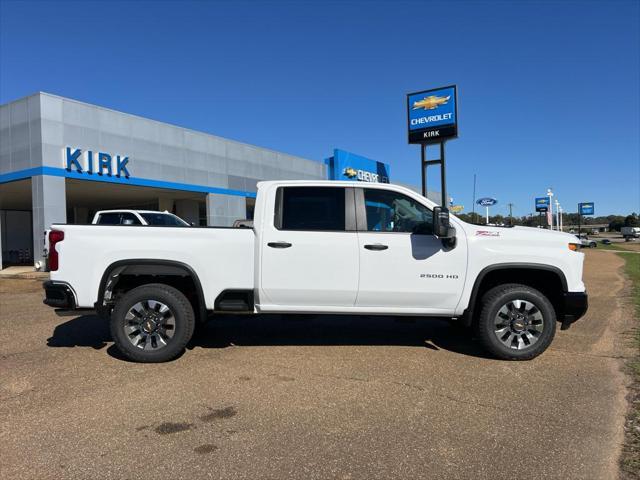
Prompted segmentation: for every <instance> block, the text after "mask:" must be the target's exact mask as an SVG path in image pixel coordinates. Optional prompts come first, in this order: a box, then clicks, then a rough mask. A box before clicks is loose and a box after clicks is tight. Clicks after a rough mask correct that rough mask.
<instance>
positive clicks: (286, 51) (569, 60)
mask: <svg viewBox="0 0 640 480" xmlns="http://www.w3.org/2000/svg"><path fill="white" fill-rule="evenodd" d="M449 84H457V85H458V89H459V91H458V98H459V107H458V115H459V138H458V139H456V140H452V141H450V142H448V143H447V163H448V169H447V179H448V186H449V194H450V195H451V196H452V197H453V198H454V200H455V202H456V203H461V204H463V205H465V207H466V210H470V209H471V203H472V187H473V174H474V173H477V175H478V188H477V196H478V197H480V196H494V197H496V198H498V199H499V201H500V203H499V205H498V206H496V207H494V208H493V209H492V213H503V214H504V213H506V212H507V209H506V204H507V203H508V202H512V203H514V204H515V209H514V213H516V214H518V215H522V214H528V213H529V212H532V211H533V198H534V197H535V196H539V195H541V194H543V193H544V192H545V191H546V188H547V187H549V186H552V187H553V188H554V190H555V191H556V193H557V196H558V198H559V200H560V202H561V203H562V204H563V207H564V209H565V211H575V210H576V209H577V206H576V205H577V203H578V202H580V201H593V202H595V204H596V214H609V213H630V212H631V211H640V138H639V137H640V133H639V132H640V2H638V1H635V0H633V1H616V0H613V1H612V0H609V1H602V2H597V1H581V2H570V1H557V2H551V1H539V2H526V1H520V2H515V1H514V2H509V1H468V2H462V1H448V2H400V1H396V2H328V1H324V2H311V1H299V2H293V1H289V2H266V1H265V2H258V1H255V2H228V3H227V2H206V1H197V2H187V1H185V2H169V1H164V2H151V1H137V2H116V1H112V2H97V3H94V2H89V1H84V2H53V1H51V2H41V3H38V2H27V1H21V2H13V1H6V0H0V103H5V102H7V101H10V100H14V99H16V98H19V97H22V96H25V95H28V94H31V93H33V92H35V91H38V90H41V91H46V92H50V93H55V94H58V95H63V96H67V97H71V98H75V99H78V100H83V101H86V102H90V103H95V104H98V105H102V106H106V107H110V108H114V109H116V110H121V111H124V112H128V113H134V114H137V115H142V116H145V117H150V118H154V119H157V120H161V121H165V122H169V123H173V124H177V125H181V126H185V127H189V128H193V129H196V130H202V131H206V132H210V133H214V134H216V135H221V136H224V137H229V138H233V139H237V140H241V141H245V142H248V143H252V144H255V145H260V146H264V147H269V148H273V149H277V150H281V151H285V152H289V153H293V154H297V155H301V156H304V157H307V158H311V159H316V160H321V159H323V158H325V157H327V156H329V155H330V154H331V152H332V150H333V148H342V149H345V150H349V151H353V152H356V153H358V154H361V155H364V156H367V157H370V158H374V159H377V160H381V161H385V162H388V163H390V164H391V173H392V180H398V181H402V182H407V183H414V184H419V182H420V170H419V147H418V146H415V145H408V144H407V140H406V112H405V104H404V101H405V94H406V93H407V92H413V91H416V90H421V89H426V88H433V87H438V86H443V85H449ZM430 176H431V180H432V181H433V184H432V183H431V182H430V187H433V188H435V187H437V180H438V176H437V170H436V169H434V170H433V174H430Z"/></svg>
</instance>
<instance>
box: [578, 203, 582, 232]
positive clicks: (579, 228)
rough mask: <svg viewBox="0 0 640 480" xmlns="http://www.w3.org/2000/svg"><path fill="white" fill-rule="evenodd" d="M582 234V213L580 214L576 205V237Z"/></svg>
mask: <svg viewBox="0 0 640 480" xmlns="http://www.w3.org/2000/svg"><path fill="white" fill-rule="evenodd" d="M581 233H582V213H580V206H579V205H578V236H580V234H581Z"/></svg>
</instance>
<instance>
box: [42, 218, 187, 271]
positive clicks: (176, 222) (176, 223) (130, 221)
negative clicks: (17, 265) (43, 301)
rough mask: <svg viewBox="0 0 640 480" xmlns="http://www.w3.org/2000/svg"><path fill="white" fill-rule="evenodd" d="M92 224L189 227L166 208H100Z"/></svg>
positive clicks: (46, 253)
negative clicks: (162, 209)
mask: <svg viewBox="0 0 640 480" xmlns="http://www.w3.org/2000/svg"><path fill="white" fill-rule="evenodd" d="M91 225H154V226H164V227H168V226H172V227H189V226H192V225H191V224H189V223H187V222H186V221H184V220H183V219H181V218H180V217H178V216H177V215H174V214H173V213H169V212H167V211H166V210H165V211H164V212H159V211H156V210H129V209H119V210H98V211H97V212H96V214H95V215H94V216H93V220H92V221H91ZM50 231H51V229H49V230H45V232H44V257H45V258H46V259H47V270H48V265H49V248H50V247H49V232H50ZM36 268H37V269H38V270H39V269H41V268H42V265H40V262H38V263H37V264H36Z"/></svg>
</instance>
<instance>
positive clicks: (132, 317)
mask: <svg viewBox="0 0 640 480" xmlns="http://www.w3.org/2000/svg"><path fill="white" fill-rule="evenodd" d="M124 333H125V335H126V336H127V338H128V339H129V341H130V342H131V344H132V345H133V346H135V347H138V348H140V349H142V350H159V349H161V348H164V347H166V346H167V343H168V342H169V341H170V340H171V338H173V335H174V334H175V333H176V319H175V317H174V316H173V313H172V312H171V310H170V309H169V307H167V306H166V305H165V304H164V303H162V302H158V301H156V300H145V301H142V302H138V303H136V304H135V305H134V306H133V307H131V308H130V309H129V311H128V312H127V315H126V316H125V318H124Z"/></svg>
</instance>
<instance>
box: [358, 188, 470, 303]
mask: <svg viewBox="0 0 640 480" xmlns="http://www.w3.org/2000/svg"><path fill="white" fill-rule="evenodd" d="M356 207H357V209H358V243H359V252H360V286H359V291H358V299H357V302H356V306H357V307H391V308H395V309H396V310H398V309H403V308H406V309H419V310H420V311H423V312H424V313H427V314H429V313H430V314H443V315H449V314H451V313H453V311H454V310H455V308H456V305H457V304H458V301H459V299H460V296H461V294H462V288H463V286H464V276H465V271H466V260H467V258H466V255H467V246H466V242H464V241H461V242H458V245H457V246H456V247H455V248H453V249H446V248H444V247H443V245H442V242H441V240H439V239H438V238H436V237H435V236H434V235H433V234H432V233H431V232H430V231H429V224H430V223H431V225H432V220H433V219H432V212H431V210H430V209H429V208H428V207H426V206H425V205H423V204H422V203H420V202H418V201H417V200H415V199H413V198H411V197H409V196H407V195H404V194H402V193H400V192H395V191H392V190H385V189H380V188H364V189H357V190H356ZM417 225H421V229H420V233H419V234H418V233H414V232H415V231H416V226H417ZM425 227H426V229H425Z"/></svg>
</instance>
